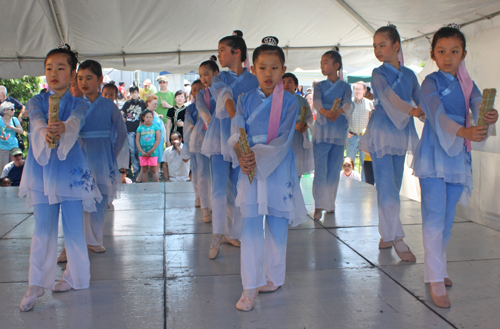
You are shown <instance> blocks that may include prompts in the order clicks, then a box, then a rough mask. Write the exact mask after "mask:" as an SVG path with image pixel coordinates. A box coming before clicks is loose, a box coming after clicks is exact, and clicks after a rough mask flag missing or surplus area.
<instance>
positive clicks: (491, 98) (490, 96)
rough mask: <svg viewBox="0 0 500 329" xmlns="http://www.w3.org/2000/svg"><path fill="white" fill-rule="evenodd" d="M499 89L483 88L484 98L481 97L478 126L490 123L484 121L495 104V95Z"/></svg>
mask: <svg viewBox="0 0 500 329" xmlns="http://www.w3.org/2000/svg"><path fill="white" fill-rule="evenodd" d="M496 94H497V90H496V89H495V88H490V89H483V98H482V99H481V107H480V108H479V118H478V120H477V125H478V126H487V125H488V124H487V123H486V122H485V121H484V117H485V115H486V113H488V112H489V111H491V110H492V109H493V105H494V104H495V96H496Z"/></svg>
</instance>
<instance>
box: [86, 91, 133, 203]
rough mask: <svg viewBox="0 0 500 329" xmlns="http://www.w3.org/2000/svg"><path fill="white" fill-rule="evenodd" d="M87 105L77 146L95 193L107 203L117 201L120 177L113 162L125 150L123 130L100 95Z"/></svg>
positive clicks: (116, 114)
mask: <svg viewBox="0 0 500 329" xmlns="http://www.w3.org/2000/svg"><path fill="white" fill-rule="evenodd" d="M85 99H86V100H87V102H88V104H89V108H88V110H87V116H86V117H85V125H84V126H83V127H82V129H81V131H80V137H79V140H78V141H79V143H80V146H81V148H82V151H83V153H84V154H85V158H86V159H87V163H88V166H89V168H90V171H91V172H92V175H94V177H95V179H96V182H97V186H98V187H99V191H100V192H101V194H103V195H107V196H108V202H112V201H113V200H114V199H116V198H117V197H118V194H117V193H118V190H119V188H120V185H121V174H120V172H119V168H118V165H117V162H116V158H117V157H119V156H120V153H121V152H126V150H127V149H128V143H127V141H128V140H127V128H126V127H125V123H124V122H123V116H122V114H121V112H120V110H118V107H117V106H116V104H115V103H114V102H113V101H112V100H109V99H107V98H104V97H102V96H101V95H100V94H99V96H98V97H97V98H96V99H95V101H94V102H93V103H90V101H88V99H87V98H86V97H85Z"/></svg>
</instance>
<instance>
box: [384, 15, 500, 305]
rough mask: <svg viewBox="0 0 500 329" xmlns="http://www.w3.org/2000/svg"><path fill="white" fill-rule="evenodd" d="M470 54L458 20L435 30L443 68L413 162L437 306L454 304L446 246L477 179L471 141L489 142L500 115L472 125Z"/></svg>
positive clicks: (429, 80)
mask: <svg viewBox="0 0 500 329" xmlns="http://www.w3.org/2000/svg"><path fill="white" fill-rule="evenodd" d="M466 54H467V51H466V50H465V37H464V35H463V34H462V32H460V30H459V29H458V26H457V25H454V24H453V25H451V27H443V28H441V29H440V30H439V31H437V32H436V34H434V38H433V40H432V50H431V58H432V59H433V60H434V61H435V62H436V64H437V66H438V67H439V71H437V72H434V73H432V74H430V75H428V76H427V77H426V78H425V80H424V82H423V83H422V102H421V106H422V110H423V111H424V113H425V125H424V130H423V132H422V138H421V140H420V143H419V144H418V147H417V151H416V155H415V159H414V163H413V168H414V174H415V176H417V177H419V179H420V187H421V193H422V221H423V236H424V250H425V256H424V257H425V262H424V263H425V272H424V280H425V282H426V283H429V285H430V291H431V296H432V300H433V301H434V303H435V304H436V306H438V307H445V308H446V307H450V305H451V303H450V300H449V298H448V294H447V293H446V289H445V286H446V287H449V286H451V285H452V281H451V280H450V279H449V278H448V273H447V272H446V246H447V245H448V241H449V240H450V234H451V227H452V225H453V220H454V218H455V207H456V205H457V202H458V201H459V199H461V200H460V201H461V202H462V203H464V204H465V205H467V203H468V196H470V195H471V190H472V185H473V184H472V163H471V154H470V146H471V141H473V142H484V141H485V139H486V138H487V137H488V135H489V134H491V133H492V132H493V129H494V127H495V125H494V123H495V122H496V121H497V119H498V112H497V111H496V110H492V111H490V112H488V113H487V114H486V117H485V122H486V124H490V132H489V133H488V127H487V126H480V127H469V123H470V121H469V108H471V109H472V113H473V115H474V119H475V121H476V122H477V120H478V116H479V108H480V105H481V93H480V91H479V89H478V88H477V86H476V85H475V84H474V82H473V81H472V80H471V78H470V77H469V74H468V73H467V69H466V68H465V64H464V62H463V60H464V58H465V55H466ZM464 142H465V143H464ZM481 144H483V143H481ZM481 146H482V145H481ZM377 184H378V182H377Z"/></svg>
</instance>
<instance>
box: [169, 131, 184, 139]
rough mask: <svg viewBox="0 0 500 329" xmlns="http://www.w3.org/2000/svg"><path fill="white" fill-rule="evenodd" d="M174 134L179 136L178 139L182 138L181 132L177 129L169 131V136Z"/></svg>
mask: <svg viewBox="0 0 500 329" xmlns="http://www.w3.org/2000/svg"><path fill="white" fill-rule="evenodd" d="M174 134H177V136H178V137H179V139H181V138H182V134H181V133H180V132H178V131H173V132H172V133H170V136H172V135H174Z"/></svg>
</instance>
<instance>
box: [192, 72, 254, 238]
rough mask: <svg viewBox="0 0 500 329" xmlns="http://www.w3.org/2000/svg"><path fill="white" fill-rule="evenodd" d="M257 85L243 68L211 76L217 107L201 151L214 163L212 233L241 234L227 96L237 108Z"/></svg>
mask: <svg viewBox="0 0 500 329" xmlns="http://www.w3.org/2000/svg"><path fill="white" fill-rule="evenodd" d="M258 86H259V82H258V81H257V78H256V77H255V76H254V75H253V74H251V73H250V72H248V71H247V69H244V71H243V73H242V74H241V75H240V76H238V75H237V74H236V73H234V72H233V71H231V70H229V71H224V72H221V73H220V74H218V75H216V76H215V77H214V78H213V79H212V86H211V87H210V93H211V95H212V96H213V98H214V99H215V102H216V108H215V115H213V116H212V118H211V120H210V124H209V126H208V129H207V132H206V135H205V140H204V141H203V146H202V154H204V155H205V156H207V157H210V163H211V166H212V228H213V234H225V235H227V236H229V238H233V239H239V238H240V235H241V214H240V210H239V209H238V208H237V207H236V206H235V200H236V184H237V182H238V173H239V171H240V168H239V167H237V168H233V167H232V166H231V155H230V151H231V150H230V148H229V147H228V145H227V140H228V139H229V137H230V134H231V118H230V117H229V113H228V112H227V109H226V100H228V99H233V100H234V103H235V108H236V106H237V104H238V96H239V95H241V94H242V93H245V92H248V91H250V90H253V89H255V88H257V87H258ZM226 218H227V219H226Z"/></svg>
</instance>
